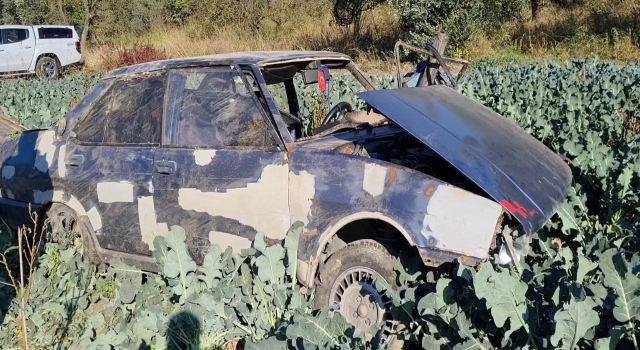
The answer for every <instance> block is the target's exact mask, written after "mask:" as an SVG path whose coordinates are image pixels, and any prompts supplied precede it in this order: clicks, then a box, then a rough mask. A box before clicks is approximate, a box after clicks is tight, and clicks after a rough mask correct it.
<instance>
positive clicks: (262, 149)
mask: <svg viewBox="0 0 640 350" xmlns="http://www.w3.org/2000/svg"><path fill="white" fill-rule="evenodd" d="M166 99H167V102H166V103H167V109H166V118H165V129H164V130H165V131H164V138H163V146H162V147H161V148H158V149H157V150H156V153H155V169H154V171H155V172H154V174H153V208H149V209H148V210H147V212H148V213H149V220H148V223H147V224H146V227H148V228H149V229H148V230H145V229H143V239H144V240H145V242H147V244H148V245H149V246H150V247H152V245H153V239H154V238H155V236H156V235H157V234H163V233H164V231H163V230H167V229H170V228H171V226H173V225H180V226H182V227H183V228H184V229H185V231H186V234H187V243H188V246H189V249H190V251H191V253H192V255H193V256H194V259H195V260H196V261H198V262H200V261H201V260H202V258H203V257H204V254H206V251H207V250H208V247H209V246H210V245H211V244H214V243H215V244H219V245H220V246H221V247H222V248H223V249H226V248H227V247H232V248H233V250H234V251H236V252H237V251H238V250H240V249H243V248H247V247H250V244H251V241H252V240H253V238H254V237H255V235H256V233H258V232H262V233H263V234H264V235H265V236H266V237H267V238H269V239H272V240H279V239H283V238H284V236H285V233H286V231H287V229H288V228H289V227H290V218H289V206H288V173H289V171H288V163H287V160H286V156H285V153H284V152H283V151H281V149H283V148H282V147H281V148H280V149H278V148H277V147H273V144H272V142H271V141H272V140H275V137H274V136H273V135H274V134H273V133H274V130H275V129H273V127H272V124H270V122H269V119H268V118H267V115H266V114H265V111H264V109H262V107H261V106H260V104H259V102H258V100H257V98H256V96H255V95H254V94H253V93H252V92H251V91H250V90H249V88H248V85H247V83H246V80H245V79H244V78H243V77H242V75H241V74H240V73H239V71H238V70H237V69H234V68H233V67H232V66H230V65H227V66H215V67H199V68H184V69H174V70H171V71H170V73H169V84H168V93H167V98H166ZM154 230H155V233H153V232H154ZM144 232H148V235H146V238H144V237H145V233H144Z"/></svg>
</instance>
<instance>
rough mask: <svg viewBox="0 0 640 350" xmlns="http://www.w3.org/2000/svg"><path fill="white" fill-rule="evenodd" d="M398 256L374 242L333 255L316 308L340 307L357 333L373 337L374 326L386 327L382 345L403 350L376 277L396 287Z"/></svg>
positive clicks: (354, 245)
mask: <svg viewBox="0 0 640 350" xmlns="http://www.w3.org/2000/svg"><path fill="white" fill-rule="evenodd" d="M395 259H396V257H395V256H394V252H392V251H390V249H387V248H386V247H385V246H383V245H382V244H380V243H378V242H376V241H374V240H369V239H365V240H359V241H355V242H352V243H349V244H348V245H346V246H345V247H344V248H342V249H340V250H339V251H338V252H336V253H335V254H333V255H332V256H331V257H330V258H329V259H328V260H327V263H326V264H325V268H324V270H323V271H322V272H321V274H320V279H321V284H320V285H319V286H318V287H317V288H316V296H315V306H316V308H323V307H326V306H337V309H338V310H339V312H340V313H341V314H342V316H344V318H345V319H346V320H347V322H349V323H351V324H352V325H353V326H354V327H355V329H356V332H359V333H365V334H367V333H369V330H370V329H371V326H373V325H377V326H378V327H382V328H383V331H382V336H381V338H380V342H381V345H383V346H384V347H386V348H387V349H402V348H403V345H404V342H403V341H401V340H400V339H397V338H396V336H395V335H394V333H395V332H396V330H397V327H396V323H395V322H394V321H393V320H392V318H391V313H390V310H389V308H390V306H391V301H390V300H389V298H387V297H386V296H385V295H384V293H381V292H379V291H378V290H377V289H376V287H375V284H374V277H376V278H382V279H384V280H385V281H386V282H387V283H388V284H389V285H391V286H393V287H398V286H397V284H396V272H395V271H394V262H395Z"/></svg>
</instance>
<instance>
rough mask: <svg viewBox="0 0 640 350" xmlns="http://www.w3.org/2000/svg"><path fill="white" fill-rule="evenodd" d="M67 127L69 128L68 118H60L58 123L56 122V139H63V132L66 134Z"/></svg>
mask: <svg viewBox="0 0 640 350" xmlns="http://www.w3.org/2000/svg"><path fill="white" fill-rule="evenodd" d="M66 129H67V120H66V119H64V118H61V119H60V120H58V124H56V128H55V133H56V140H58V141H62V134H64V131H65V130H66Z"/></svg>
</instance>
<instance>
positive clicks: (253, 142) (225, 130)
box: [165, 66, 268, 148]
mask: <svg viewBox="0 0 640 350" xmlns="http://www.w3.org/2000/svg"><path fill="white" fill-rule="evenodd" d="M252 94H253V91H251V89H250V87H248V86H246V84H245V83H244V80H243V79H242V78H241V76H240V74H239V73H238V72H237V71H236V70H235V69H233V68H231V67H228V66H227V67H200V68H185V69H175V70H172V71H171V72H170V73H169V94H168V96H167V113H166V114H167V118H166V123H167V125H166V126H165V130H167V132H168V134H167V135H166V137H167V141H166V142H167V143H168V144H169V145H173V146H182V147H209V148H224V147H255V148H260V147H265V145H266V137H267V131H268V128H267V123H266V121H265V117H264V114H263V111H262V110H261V107H260V106H259V105H258V104H257V103H256V101H255V98H254V96H252Z"/></svg>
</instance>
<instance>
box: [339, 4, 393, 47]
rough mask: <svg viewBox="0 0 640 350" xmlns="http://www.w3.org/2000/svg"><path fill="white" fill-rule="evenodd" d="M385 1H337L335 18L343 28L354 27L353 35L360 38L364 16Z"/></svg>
mask: <svg viewBox="0 0 640 350" xmlns="http://www.w3.org/2000/svg"><path fill="white" fill-rule="evenodd" d="M384 2H386V1H385V0H336V1H335V3H334V5H333V18H334V19H335V21H336V23H337V24H338V25H341V26H345V27H346V26H353V27H352V28H353V35H354V36H355V37H356V38H358V37H359V36H360V28H362V16H363V15H364V13H365V12H367V11H371V10H373V9H374V8H376V6H378V5H380V4H382V3H384Z"/></svg>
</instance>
